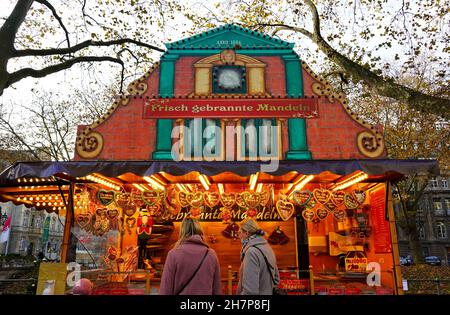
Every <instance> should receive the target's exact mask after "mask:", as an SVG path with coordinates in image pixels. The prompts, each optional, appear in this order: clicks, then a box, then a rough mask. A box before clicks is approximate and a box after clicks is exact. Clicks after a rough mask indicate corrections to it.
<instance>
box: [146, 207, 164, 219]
mask: <svg viewBox="0 0 450 315" xmlns="http://www.w3.org/2000/svg"><path fill="white" fill-rule="evenodd" d="M147 210H148V212H149V213H150V215H152V216H155V217H157V216H160V215H161V206H160V205H159V204H156V205H153V206H147Z"/></svg>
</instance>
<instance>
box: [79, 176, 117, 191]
mask: <svg viewBox="0 0 450 315" xmlns="http://www.w3.org/2000/svg"><path fill="white" fill-rule="evenodd" d="M86 179H88V180H90V181H93V182H95V183H98V184H101V185H103V186H106V187H109V188H111V189H115V190H121V188H120V186H119V185H117V184H115V183H114V182H113V181H111V180H109V179H106V178H105V177H103V176H100V175H92V174H91V175H88V176H86Z"/></svg>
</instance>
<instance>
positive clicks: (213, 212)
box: [169, 207, 285, 222]
mask: <svg viewBox="0 0 450 315" xmlns="http://www.w3.org/2000/svg"><path fill="white" fill-rule="evenodd" d="M190 210H191V209H190V208H189V207H186V208H182V209H181V211H180V212H179V213H177V214H171V215H170V217H169V220H170V221H173V222H180V221H183V219H184V218H186V217H187V216H188V215H190ZM246 212H247V211H246V209H243V208H240V209H231V208H230V209H229V214H230V216H231V218H230V221H233V222H235V221H236V222H238V221H242V220H243V219H245V217H246V216H247V213H246ZM222 215H223V213H222V210H221V209H220V207H215V208H203V211H202V212H201V213H199V215H198V219H199V220H200V221H204V222H215V221H216V222H219V221H222ZM256 220H258V221H285V220H283V219H282V218H281V216H280V214H279V213H278V212H277V210H276V208H275V207H263V208H262V209H260V210H259V211H258V213H257V214H256Z"/></svg>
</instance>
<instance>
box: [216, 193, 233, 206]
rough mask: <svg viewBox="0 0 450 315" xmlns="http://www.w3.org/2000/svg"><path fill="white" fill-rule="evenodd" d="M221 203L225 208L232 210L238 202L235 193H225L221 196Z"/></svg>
mask: <svg viewBox="0 0 450 315" xmlns="http://www.w3.org/2000/svg"><path fill="white" fill-rule="evenodd" d="M220 202H221V203H222V205H223V206H224V207H225V208H231V207H233V206H234V204H235V202H236V194H235V193H223V194H221V195H220Z"/></svg>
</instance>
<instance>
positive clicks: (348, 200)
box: [344, 193, 359, 210]
mask: <svg viewBox="0 0 450 315" xmlns="http://www.w3.org/2000/svg"><path fill="white" fill-rule="evenodd" d="M344 204H345V206H346V207H347V209H349V210H354V209H356V208H358V206H359V203H358V201H357V200H356V198H355V197H354V196H353V194H347V193H346V194H345V196H344Z"/></svg>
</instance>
